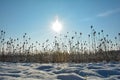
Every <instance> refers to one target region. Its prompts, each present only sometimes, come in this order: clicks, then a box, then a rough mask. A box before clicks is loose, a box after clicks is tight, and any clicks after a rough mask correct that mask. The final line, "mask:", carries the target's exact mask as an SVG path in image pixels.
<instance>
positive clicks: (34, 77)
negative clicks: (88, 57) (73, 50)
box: [0, 62, 120, 80]
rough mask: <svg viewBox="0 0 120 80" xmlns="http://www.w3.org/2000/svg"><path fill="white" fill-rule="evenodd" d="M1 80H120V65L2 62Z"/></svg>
mask: <svg viewBox="0 0 120 80" xmlns="http://www.w3.org/2000/svg"><path fill="white" fill-rule="evenodd" d="M0 80H120V63H118V62H111V63H105V62H102V63H81V64H74V63H64V64H55V63H54V64H52V63H50V64H39V63H8V62H4V63H3V62H0Z"/></svg>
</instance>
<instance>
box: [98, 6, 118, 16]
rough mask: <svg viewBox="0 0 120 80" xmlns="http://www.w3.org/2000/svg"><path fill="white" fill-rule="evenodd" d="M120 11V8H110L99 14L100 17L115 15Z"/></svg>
mask: <svg viewBox="0 0 120 80" xmlns="http://www.w3.org/2000/svg"><path fill="white" fill-rule="evenodd" d="M118 12H120V8H119V9H114V10H109V11H105V12H103V13H100V14H98V15H97V16H98V17H106V16H110V15H113V14H115V13H118Z"/></svg>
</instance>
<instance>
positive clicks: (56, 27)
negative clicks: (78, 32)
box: [52, 18, 62, 33]
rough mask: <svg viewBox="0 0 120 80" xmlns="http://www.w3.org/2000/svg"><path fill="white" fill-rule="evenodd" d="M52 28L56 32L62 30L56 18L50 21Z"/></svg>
mask: <svg viewBox="0 0 120 80" xmlns="http://www.w3.org/2000/svg"><path fill="white" fill-rule="evenodd" d="M52 29H53V30H54V31H55V32H57V33H59V32H60V31H61V30H62V24H61V23H60V22H59V20H58V18H57V19H56V20H55V22H53V23H52Z"/></svg>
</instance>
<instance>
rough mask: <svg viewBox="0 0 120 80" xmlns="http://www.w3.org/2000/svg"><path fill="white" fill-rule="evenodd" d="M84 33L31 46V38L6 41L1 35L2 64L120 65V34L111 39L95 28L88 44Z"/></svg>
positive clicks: (67, 35)
mask: <svg viewBox="0 0 120 80" xmlns="http://www.w3.org/2000/svg"><path fill="white" fill-rule="evenodd" d="M82 34H83V33H82V32H74V33H73V35H71V36H70V32H67V33H66V34H64V35H59V36H54V41H53V42H52V43H51V42H50V40H49V39H46V41H45V42H44V43H39V41H36V42H31V38H30V37H28V34H27V33H25V34H24V35H23V39H22V41H20V39H19V38H16V39H13V38H11V37H10V38H9V39H6V38H5V35H6V32H5V31H3V30H1V31H0V61H3V62H6V61H9V62H39V63H50V62H52V63H56V62H76V63H79V62H99V61H120V33H118V35H117V37H114V39H113V40H112V39H110V37H109V35H108V34H104V30H101V31H99V32H97V31H96V30H95V28H94V27H93V26H91V33H89V34H88V38H87V40H84V39H83V38H82V36H83V35H82Z"/></svg>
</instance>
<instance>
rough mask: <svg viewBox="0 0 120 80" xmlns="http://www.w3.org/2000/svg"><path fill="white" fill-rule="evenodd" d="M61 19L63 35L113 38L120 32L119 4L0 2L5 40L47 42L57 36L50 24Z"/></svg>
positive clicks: (96, 0)
mask: <svg viewBox="0 0 120 80" xmlns="http://www.w3.org/2000/svg"><path fill="white" fill-rule="evenodd" d="M56 16H58V19H59V21H60V22H61V23H62V25H63V29H62V31H61V33H62V34H64V33H66V32H67V31H68V32H74V31H77V32H82V33H83V36H87V35H88V34H89V33H90V26H91V25H93V26H94V28H95V29H96V31H100V30H101V29H103V30H104V31H105V33H107V34H110V36H111V37H114V36H117V34H118V33H119V32H120V0H0V29H3V30H5V31H6V37H7V38H9V37H13V38H17V37H18V38H22V36H23V34H24V33H27V34H28V36H30V37H31V38H32V40H33V41H37V40H39V41H45V40H46V39H47V38H48V39H50V38H51V37H52V36H54V35H56V33H55V31H53V30H52V29H51V27H52V25H51V23H52V22H54V21H55V17H56Z"/></svg>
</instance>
